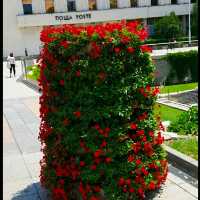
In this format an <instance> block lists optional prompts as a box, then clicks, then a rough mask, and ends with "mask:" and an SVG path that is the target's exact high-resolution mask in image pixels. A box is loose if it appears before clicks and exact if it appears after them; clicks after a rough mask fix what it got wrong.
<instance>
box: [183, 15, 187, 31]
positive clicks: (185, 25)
mask: <svg viewBox="0 0 200 200" xmlns="http://www.w3.org/2000/svg"><path fill="white" fill-rule="evenodd" d="M182 24H183V25H182V26H183V32H184V33H185V34H187V17H186V15H183V16H182Z"/></svg>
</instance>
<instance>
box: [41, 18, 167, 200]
mask: <svg viewBox="0 0 200 200" xmlns="http://www.w3.org/2000/svg"><path fill="white" fill-rule="evenodd" d="M146 38H147V32H146V29H145V28H144V27H143V26H142V25H141V24H140V23H139V22H137V21H135V22H126V21H121V22H120V23H106V24H102V25H94V26H80V27H77V26H73V25H63V26H59V27H47V28H44V29H43V31H42V32H41V41H42V42H43V49H42V51H41V60H42V62H41V65H40V69H41V70H40V71H41V73H40V78H39V85H40V87H41V90H42V95H41V97H40V117H41V125H40V133H39V139H40V141H41V144H42V151H43V154H44V156H43V159H42V160H41V174H40V180H41V183H42V185H43V186H44V187H46V188H47V189H48V190H49V191H50V194H51V196H52V199H53V200H103V199H105V200H131V199H132V200H136V199H144V198H145V193H146V192H148V191H151V190H155V189H157V188H159V187H160V185H161V184H162V183H163V182H164V181H165V179H166V176H167V161H166V153H165V151H164V150H163V148H162V146H161V144H162V143H163V137H162V136H161V134H160V128H161V127H160V125H161V124H160V122H159V121H158V120H156V119H155V118H154V113H153V106H154V104H155V100H156V95H157V93H158V92H159V89H158V88H157V87H155V86H154V85H153V81H154V70H155V67H154V65H153V64H152V60H151V58H150V55H149V52H150V51H151V49H150V48H149V47H148V46H146V45H145V44H144V40H145V39H146Z"/></svg>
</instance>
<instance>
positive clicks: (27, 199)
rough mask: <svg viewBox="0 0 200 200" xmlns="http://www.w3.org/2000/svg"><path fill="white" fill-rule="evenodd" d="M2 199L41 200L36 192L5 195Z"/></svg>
mask: <svg viewBox="0 0 200 200" xmlns="http://www.w3.org/2000/svg"><path fill="white" fill-rule="evenodd" d="M3 200H41V199H40V197H39V196H38V194H34V195H20V194H18V195H6V196H5V197H4V199H3Z"/></svg>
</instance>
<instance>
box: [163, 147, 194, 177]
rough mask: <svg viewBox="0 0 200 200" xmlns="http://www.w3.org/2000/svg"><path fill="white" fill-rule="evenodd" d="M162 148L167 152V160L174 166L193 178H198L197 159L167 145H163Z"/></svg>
mask: <svg viewBox="0 0 200 200" xmlns="http://www.w3.org/2000/svg"><path fill="white" fill-rule="evenodd" d="M163 147H164V149H165V150H166V151H167V153H168V161H169V162H170V163H171V164H172V165H173V166H174V167H176V168H178V169H180V170H181V171H184V172H185V173H187V174H189V175H190V176H192V177H193V178H195V179H198V161H196V160H194V159H193V158H191V157H189V156H186V155H185V154H183V153H180V152H178V151H176V150H175V149H172V148H171V147H169V146H167V145H165V144H164V145H163Z"/></svg>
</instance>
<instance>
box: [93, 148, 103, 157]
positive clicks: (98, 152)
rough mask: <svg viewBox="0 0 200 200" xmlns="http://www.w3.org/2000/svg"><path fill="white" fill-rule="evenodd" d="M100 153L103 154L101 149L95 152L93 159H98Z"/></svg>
mask: <svg viewBox="0 0 200 200" xmlns="http://www.w3.org/2000/svg"><path fill="white" fill-rule="evenodd" d="M102 153H103V151H102V150H101V149H98V150H96V151H95V153H94V157H95V158H98V157H99V156H100V155H101V154H102Z"/></svg>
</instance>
